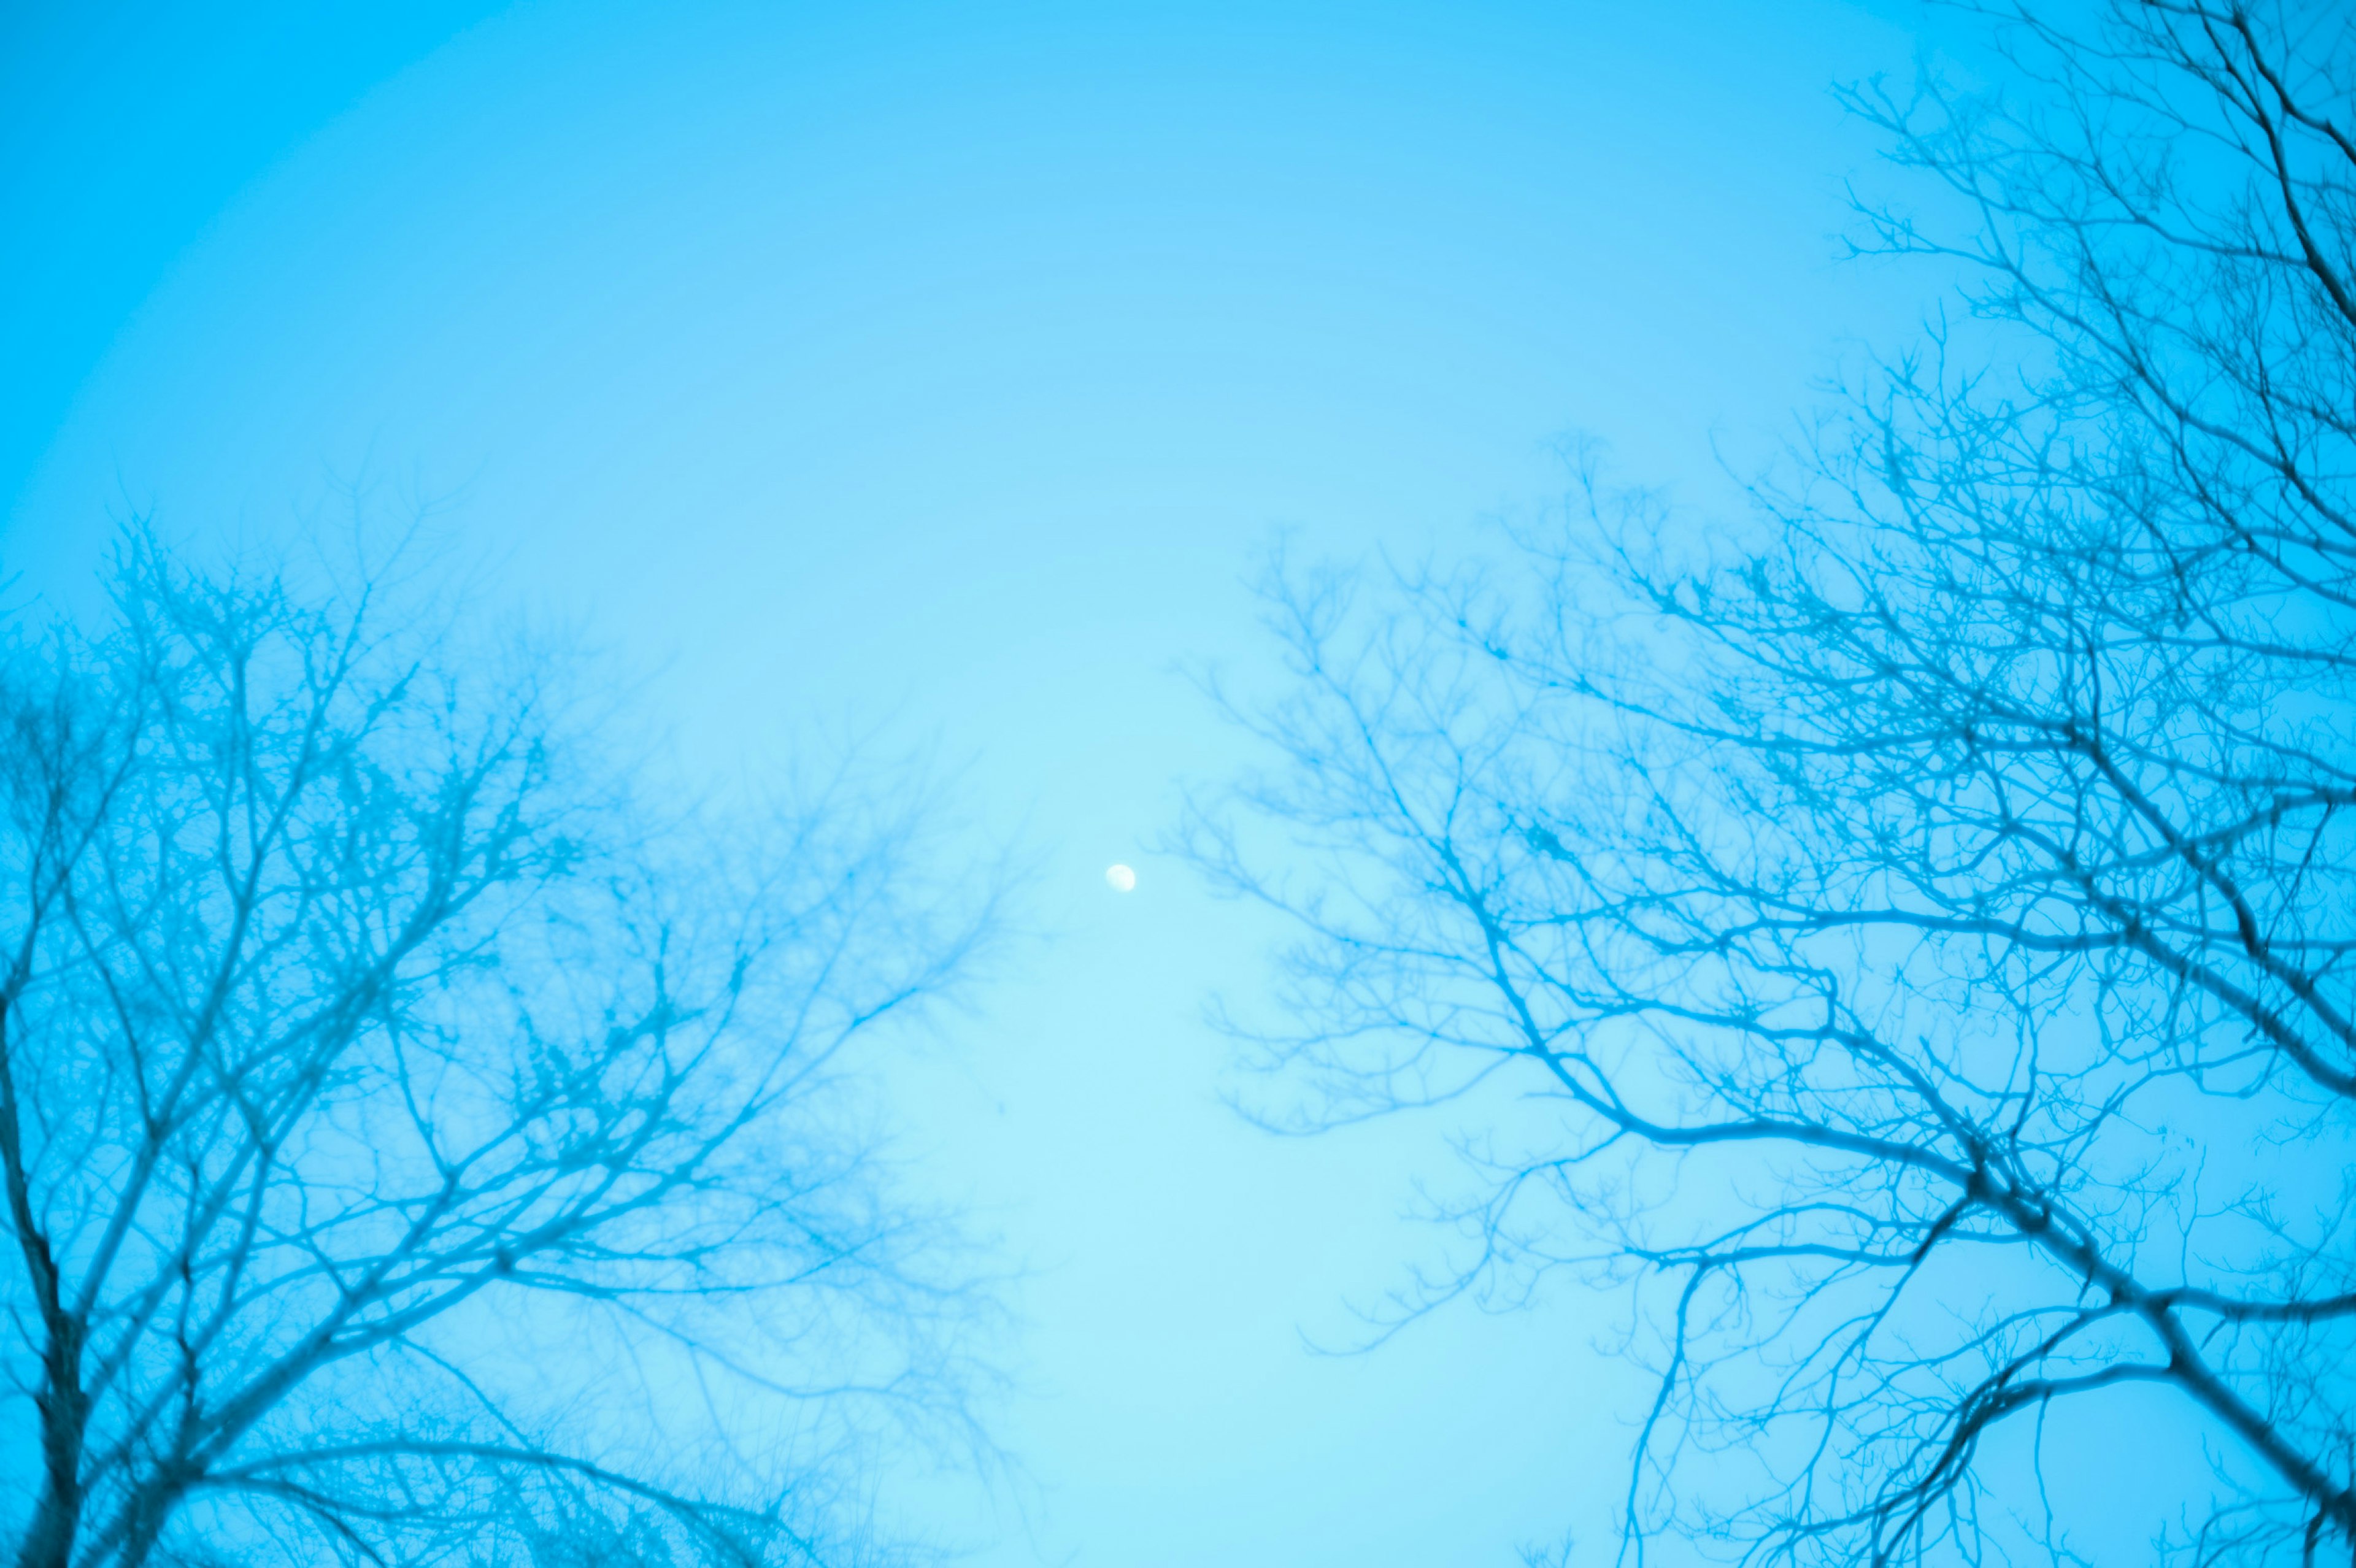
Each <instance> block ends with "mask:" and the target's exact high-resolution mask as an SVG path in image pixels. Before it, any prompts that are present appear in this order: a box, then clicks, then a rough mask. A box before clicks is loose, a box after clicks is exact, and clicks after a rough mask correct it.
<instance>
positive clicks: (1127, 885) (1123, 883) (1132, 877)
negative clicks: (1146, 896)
mask: <svg viewBox="0 0 2356 1568" xmlns="http://www.w3.org/2000/svg"><path fill="white" fill-rule="evenodd" d="M1105 881H1106V883H1107V885H1108V886H1109V887H1110V888H1111V889H1112V891H1115V892H1117V893H1132V892H1135V891H1137V873H1136V872H1135V871H1132V870H1130V869H1129V868H1128V867H1127V866H1120V865H1113V866H1107V867H1106V868H1105Z"/></svg>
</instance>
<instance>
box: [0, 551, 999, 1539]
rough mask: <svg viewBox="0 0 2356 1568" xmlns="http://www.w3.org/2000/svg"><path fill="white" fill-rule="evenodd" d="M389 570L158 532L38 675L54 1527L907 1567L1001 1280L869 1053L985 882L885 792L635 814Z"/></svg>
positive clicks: (17, 1306) (562, 728) (19, 1053)
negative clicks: (876, 1514)
mask: <svg viewBox="0 0 2356 1568" xmlns="http://www.w3.org/2000/svg"><path fill="white" fill-rule="evenodd" d="M363 577H364V578H365V580H364V581H359V583H358V585H357V587H354V588H352V589H351V590H350V591H349V592H336V591H335V590H334V589H333V587H332V585H326V586H322V587H320V588H318V589H317V590H316V591H310V590H302V591H298V590H297V589H296V588H294V587H290V586H289V583H288V581H287V579H286V578H285V577H284V575H283V574H277V573H272V572H262V573H255V572H253V571H243V572H240V571H213V572H205V571H195V570H192V569H190V568H189V567H187V566H186V565H184V564H183V563H181V562H180V561H178V560H176V559H175V558H173V557H172V556H171V555H170V554H168V553H167V552H166V551H165V550H163V549H159V548H158V547H156V546H155V544H154V543H153V542H152V541H147V540H144V539H133V540H132V541H131V542H130V543H129V544H128V545H127V546H126V547H125V549H124V552H123V558H122V562H121V568H120V571H118V572H117V574H116V576H115V578H114V579H113V584H112V589H113V592H112V615H111V617H110V618H109V619H108V620H107V622H106V624H104V625H103V626H102V627H101V628H100V629H98V630H96V631H94V632H88V633H81V632H76V631H73V630H71V629H59V628H51V629H49V630H47V631H34V630H23V631H22V632H21V633H20V635H18V636H17V637H16V640H15V642H14V644H13V645H11V646H9V647H8V648H7V650H6V654H5V665H0V724H5V733H6V739H5V745H0V802H5V814H6V815H5V822H0V876H5V887H6V891H5V895H4V896H0V939H5V955H0V1178H5V1188H6V1190H5V1200H6V1211H7V1227H6V1235H7V1241H8V1259H7V1263H6V1264H5V1268H0V1278H5V1285H0V1301H5V1307H6V1310H7V1319H6V1323H7V1333H8V1336H9V1338H8V1342H7V1348H6V1350H5V1358H6V1366H7V1371H8V1373H9V1376H10V1378H11V1385H10V1388H9V1391H8V1392H6V1393H5V1396H0V1397H5V1399H6V1401H7V1405H6V1406H5V1409H0V1456H5V1458H4V1459H0V1463H5V1466H6V1467H7V1471H6V1480H7V1482H8V1484H9V1485H10V1487H11V1488H12V1489H13V1490H14V1492H15V1494H16V1503H17V1506H16V1508H14V1509H12V1510H11V1517H10V1518H9V1519H8V1520H7V1521H6V1523H5V1528H6V1529H8V1530H9V1531H11V1532H12V1533H14V1534H15V1535H16V1539H17V1545H16V1561H17V1562H18V1563H20V1564H21V1565H22V1568H97V1565H100V1564H123V1565H125V1568H129V1565H132V1564H137V1563H146V1562H151V1561H179V1562H189V1563H201V1562H216V1561H217V1562H223V1563H227V1562H237V1563H254V1562H258V1561H265V1560H271V1559H273V1558H276V1559H283V1560H284V1561H289V1562H300V1563H315V1562H320V1561H327V1560H336V1559H346V1558H348V1559H354V1560H359V1559H365V1560H367V1561H369V1562H376V1563H389V1562H412V1561H413V1562H424V1561H438V1560H442V1559H445V1558H455V1559H458V1560H464V1561H467V1562H474V1563H535V1564H541V1565H543V1568H553V1565H555V1564H560V1563H574V1562H590V1561H594V1562H598V1563H626V1562H632V1561H643V1562H646V1563H667V1564H675V1563H685V1562H691V1561H704V1560H712V1561H719V1562H724V1563H745V1564H749V1563H771V1562H784V1561H794V1562H801V1561H813V1562H815V1561H827V1562H845V1563H848V1562H855V1561H871V1560H874V1552H876V1551H879V1550H881V1547H880V1544H879V1541H878V1538H876V1537H875V1536H874V1535H873V1532H871V1531H865V1530H863V1529H862V1526H861V1524H860V1510H861V1509H862V1507H863V1506H864V1505H865V1502H866V1500H867V1499H866V1494H865V1493H864V1492H863V1490H862V1480H861V1472H860V1470H859V1468H858V1466H859V1462H860V1461H861V1460H862V1458H864V1457H866V1456H869V1454H870V1452H871V1449H872V1445H873V1443H874V1442H876V1441H880V1440H881V1438H880V1436H879V1435H880V1434H882V1433H883V1432H885V1431H887V1430H889V1429H891V1427H892V1424H893V1423H894V1422H895V1421H898V1420H899V1419H901V1418H902V1417H907V1418H916V1417H918V1416H924V1417H925V1418H926V1420H930V1419H931V1418H932V1417H933V1416H936V1415H938V1416H945V1417H948V1418H951V1419H954V1417H955V1413H956V1411H957V1409H958V1404H957V1395H958V1386H959V1383H958V1379H959V1378H960V1376H961V1375H962V1374H961V1372H960V1370H959V1368H960V1359H961V1357H962V1354H963V1353H962V1351H961V1350H960V1349H959V1348H958V1345H959V1341H958V1337H957V1325H958V1323H959V1322H960V1321H962V1318H961V1316H960V1310H959V1307H958V1300H959V1291H958V1285H957V1283H956V1275H955V1274H954V1273H953V1271H952V1270H950V1269H948V1268H947V1267H944V1266H941V1262H942V1260H941V1257H940V1256H938V1255H937V1254H935V1253H930V1252H928V1251H927V1250H926V1249H927V1248H928V1247H929V1246H931V1245H932V1244H933V1242H934V1240H935V1238H934V1237H933V1235H932V1234H931V1232H929V1231H928V1230H927V1222H926V1221H925V1219H924V1217H923V1216H922V1215H920V1214H917V1213H915V1212H912V1211H901V1210H898V1209H895V1208H894V1206H892V1205H891V1204H890V1203H889V1202H887V1201H886V1200H885V1189H884V1187H883V1185H882V1184H881V1183H880V1182H879V1181H878V1180H876V1179H873V1178H874V1172H873V1171H872V1170H871V1169H870V1168H868V1166H867V1165H866V1163H865V1162H864V1160H863V1157H862V1141H861V1138H860V1137H859V1136H858V1126H857V1125H856V1123H857V1119H858V1112H857V1105H856V1102H855V1101H853V1100H851V1099H846V1098H845V1092H844V1087H843V1074H842V1071H841V1069H842V1066H843V1063H844V1057H843V1052H844V1051H846V1049H847V1048H849V1047H850V1046H851V1044H852V1043H853V1042H854V1041H856V1040H859V1039H861V1038H862V1037H863V1036H866V1035H869V1034H870V1033H871V1032H873V1031H874V1030H875V1029H877V1028H878V1027H879V1026H881V1025H883V1023H884V1022H885V1021H886V1020H888V1019H893V1018H894V1017H896V1016H898V1015H901V1014H904V1013H905V1012H907V1011H908V1010H910V1009H912V1008H916V1007H918V1006H920V1005H921V1004H922V1003H923V1002H924V1000H925V999H926V997H929V996H932V995H934V994H936V993H937V992H939V991H940V990H941V989H942V988H943V987H945V986H947V985H948V984H949V983H950V982H951V981H952V980H953V978H954V977H955V976H956V975H957V974H958V970H959V968H960V966H961V965H964V964H965V962H966V961H967V960H968V959H969V956H970V955H972V954H973V953H974V951H975V949H976V944H978V943H980V941H981V940H982V939H983V938H984V936H985V934H986V933H987V929H988V924H989V908H988V901H987V900H986V899H974V898H971V897H968V896H966V895H965V894H963V893H955V894H954V895H952V893H951V892H950V891H949V890H946V889H944V888H943V887H941V886H939V885H938V884H937V881H936V880H935V879H934V878H933V877H932V876H931V875H930V873H929V872H928V871H927V870H926V866H925V864H924V861H925V859H926V855H927V853H928V852H929V850H928V845H927V842H926V838H925V837H924V828H923V824H922V819H921V813H920V811H919V810H918V807H920V806H921V805H922V801H921V800H920V799H918V798H917V797H916V796H915V795H911V794H910V793H909V792H908V791H907V790H906V789H905V788H889V787H883V786H884V785H885V784H888V781H882V780H872V779H871V780H866V781H863V782H862V780H860V779H857V778H855V777H851V776H849V775H845V776H844V777H842V778H841V779H839V780H838V781H837V783H836V785H835V786H834V787H833V788H832V789H831V790H821V791H819V792H816V793H815V794H813V795H810V796H809V798H807V799H804V800H801V801H799V802H798V804H796V805H792V806H790V807H781V808H780V809H779V810H778V811H776V813H774V814H772V815H771V816H767V817H766V818H763V819H760V820H748V819H745V818H744V817H743V816H741V815H740V816H738V817H737V818H735V819H734V821H733V825H730V826H728V827H726V830H725V831H721V830H720V829H718V828H715V827H712V826H711V825H710V824H708V823H707V824H703V825H701V826H699V824H698V823H697V821H696V820H695V814H694V813H692V812H687V811H682V810H680V809H677V808H671V809H669V810H665V811H662V812H659V813H658V812H656V811H654V810H653V809H651V808H650V803H646V802H637V801H633V800H632V798H631V796H630V792H629V789H628V787H627V784H628V779H627V778H626V776H622V775H619V774H617V773H616V769H615V768H614V767H613V766H612V765H611V764H612V763H613V761H614V759H613V758H612V757H611V756H610V755H606V754H601V748H600V746H599V745H598V743H597V737H596V736H595V734H594V732H591V730H592V727H590V726H587V725H584V723H583V722H581V721H580V720H579V717H578V715H576V714H573V713H572V712H571V711H569V710H568V709H567V708H566V706H565V705H564V704H562V703H561V702H559V701H557V700H556V699H555V697H554V696H553V692H554V690H555V689H557V684H558V683H552V681H551V679H550V678H549V677H550V676H551V673H552V671H551V667H550V666H549V664H548V663H547V661H545V660H540V661H534V660H530V659H506V660H501V659H499V658H498V657H496V656H493V654H492V653H491V652H490V651H489V645H487V644H485V645H482V646H480V647H475V648H473V649H472V651H467V650H468V646H469V645H466V644H464V643H461V642H458V641H455V640H454V639H455V637H456V635H458V634H457V630H456V628H455V625H454V624H452V623H450V622H447V621H437V620H430V619H428V618H425V617H423V615H422V614H421V613H419V612H418V611H417V610H416V608H415V604H414V603H413V601H412V600H411V599H410V597H409V596H405V595H402V594H396V593H392V592H390V591H389V589H388V587H387V582H386V580H385V579H384V578H383V577H382V575H381V574H377V575H373V576H369V575H368V574H363ZM397 602H398V603H409V605H410V608H409V609H408V610H406V611H404V612H402V613H400V614H396V613H395V612H394V608H393V605H394V603H397ZM867 785H874V786H876V787H873V788H869V787H865V786H867Z"/></svg>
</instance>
